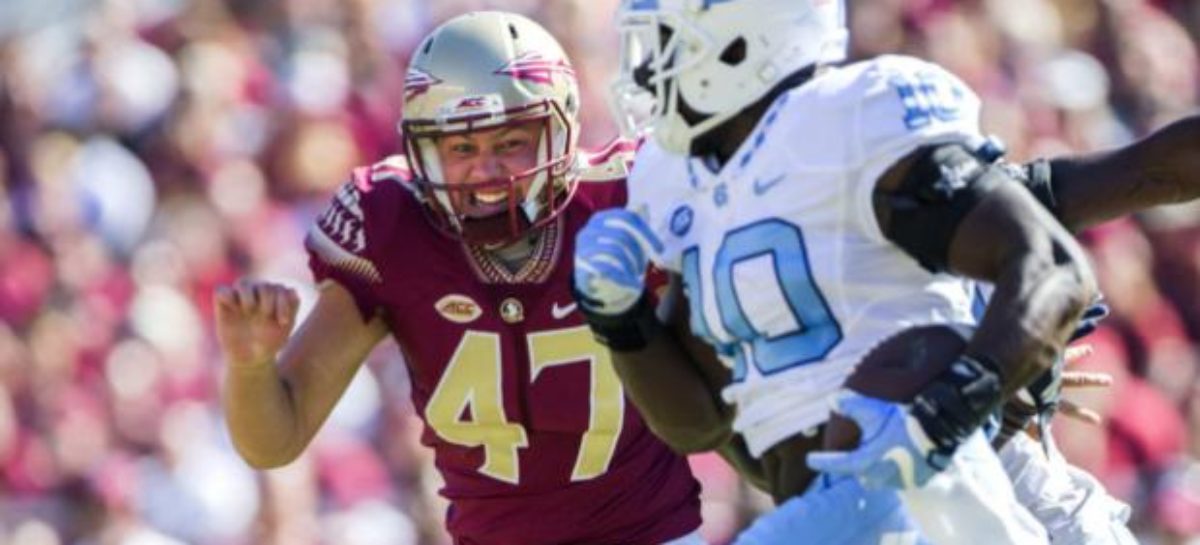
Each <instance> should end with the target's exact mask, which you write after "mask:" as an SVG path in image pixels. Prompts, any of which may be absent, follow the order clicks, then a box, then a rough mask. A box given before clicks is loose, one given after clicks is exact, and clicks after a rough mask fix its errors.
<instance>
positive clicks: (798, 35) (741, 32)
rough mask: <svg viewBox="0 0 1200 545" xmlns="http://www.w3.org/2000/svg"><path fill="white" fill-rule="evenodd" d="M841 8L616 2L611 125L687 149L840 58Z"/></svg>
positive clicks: (839, 1)
mask: <svg viewBox="0 0 1200 545" xmlns="http://www.w3.org/2000/svg"><path fill="white" fill-rule="evenodd" d="M845 11H846V10H845V2H844V0H622V2H621V7H620V8H619V10H618V12H617V28H618V30H619V31H620V33H621V63H620V72H619V75H618V76H617V80H616V81H615V82H614V83H613V89H612V93H613V95H612V98H613V101H614V102H615V106H616V108H615V109H616V113H617V118H618V121H619V122H620V123H621V125H622V128H623V129H624V130H625V131H626V133H627V134H628V135H630V136H633V135H637V134H641V133H642V132H643V131H644V130H645V129H648V128H651V127H652V128H653V133H654V138H655V139H656V140H657V141H658V142H659V144H660V145H661V146H662V147H663V148H665V149H667V150H668V151H671V152H675V153H681V154H686V153H688V152H689V150H690V148H691V143H692V141H693V140H694V139H695V138H696V137H698V136H700V135H701V134H703V133H705V132H707V131H709V130H710V129H712V128H713V127H716V126H717V125H719V124H721V123H722V122H724V121H725V120H727V119H729V118H730V117H733V116H734V115H736V114H737V113H739V112H741V111H742V110H743V109H744V108H746V107H747V106H749V105H751V104H753V103H754V102H755V101H757V100H759V99H760V98H762V97H763V96H764V95H766V94H767V92H768V91H770V90H771V89H773V88H774V87H775V86H776V85H778V84H779V83H780V82H782V81H783V80H784V79H785V78H787V77H788V76H790V75H792V74H794V73H796V72H797V71H799V70H802V69H804V68H806V67H808V66H811V65H814V64H821V63H831V62H839V61H842V60H844V59H845V58H846V48H847V41H848V37H849V33H848V32H847V30H846V22H845V16H846V13H845ZM681 101H683V102H686V104H687V107H688V109H690V110H692V111H693V112H694V114H698V115H692V116H691V118H692V121H693V122H695V124H691V123H689V122H688V121H687V120H686V119H685V118H684V117H683V116H682V115H681V114H680V102H681Z"/></svg>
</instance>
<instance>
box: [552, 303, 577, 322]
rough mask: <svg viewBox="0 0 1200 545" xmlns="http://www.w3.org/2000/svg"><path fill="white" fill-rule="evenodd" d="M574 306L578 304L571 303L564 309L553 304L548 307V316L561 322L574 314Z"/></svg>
mask: <svg viewBox="0 0 1200 545" xmlns="http://www.w3.org/2000/svg"><path fill="white" fill-rule="evenodd" d="M576 306H578V303H571V304H569V305H567V306H565V307H560V306H558V303H554V304H553V305H551V306H550V315H551V316H554V319H555V320H561V319H563V318H566V317H567V316H570V315H571V313H572V312H575V307H576Z"/></svg>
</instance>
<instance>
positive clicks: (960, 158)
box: [576, 0, 1195, 543]
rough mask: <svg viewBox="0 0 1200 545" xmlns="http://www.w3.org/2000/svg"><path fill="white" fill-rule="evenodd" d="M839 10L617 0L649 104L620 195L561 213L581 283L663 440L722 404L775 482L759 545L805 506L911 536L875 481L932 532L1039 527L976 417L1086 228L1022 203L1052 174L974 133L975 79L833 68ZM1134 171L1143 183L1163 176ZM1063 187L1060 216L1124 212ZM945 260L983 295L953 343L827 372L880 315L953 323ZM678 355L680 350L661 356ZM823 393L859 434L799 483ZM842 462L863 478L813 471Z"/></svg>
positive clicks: (1040, 321)
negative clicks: (895, 364) (964, 336)
mask: <svg viewBox="0 0 1200 545" xmlns="http://www.w3.org/2000/svg"><path fill="white" fill-rule="evenodd" d="M842 11H843V6H842V3H841V2H836V1H831V0H824V1H819V0H812V1H795V0H626V1H625V2H624V3H623V5H622V7H621V11H620V15H619V16H618V17H619V20H620V24H621V26H622V29H621V30H622V36H623V39H624V41H625V44H624V46H625V47H624V51H623V55H622V57H623V61H622V65H623V67H622V74H623V76H624V78H623V80H622V81H621V82H620V83H621V85H619V86H618V92H619V93H618V94H619V97H620V99H621V101H622V103H623V105H624V106H625V111H626V112H629V113H630V114H631V115H630V116H628V119H629V120H631V121H637V120H638V114H646V113H649V115H648V116H647V117H648V119H649V120H650V121H652V124H653V130H654V134H653V139H652V141H651V142H649V143H648V144H646V145H645V146H644V148H643V149H642V151H641V152H640V154H639V156H638V158H637V161H636V163H635V170H634V172H633V175H632V177H631V179H630V192H631V198H630V202H629V206H628V207H627V208H626V209H624V210H614V211H610V212H605V213H602V214H599V215H597V216H596V217H595V218H593V220H592V222H591V223H590V225H589V227H588V228H586V229H585V230H584V231H582V232H581V233H580V235H579V242H578V244H577V254H576V290H577V294H578V295H579V296H580V299H581V301H582V303H583V306H584V307H585V309H586V310H587V311H588V313H589V314H590V316H589V318H590V320H591V323H592V326H593V329H594V330H595V331H596V333H597V335H598V337H600V338H601V339H602V340H604V341H606V342H607V343H608V344H609V345H610V347H612V348H613V349H615V350H617V351H618V352H620V355H619V356H618V358H617V359H618V369H619V372H620V373H622V376H623V378H624V379H625V381H626V384H627V387H628V388H629V391H630V393H631V396H632V397H633V399H634V401H635V403H638V404H639V406H641V407H643V410H645V411H646V412H647V413H649V414H654V415H656V417H655V420H656V421H655V422H652V426H653V427H654V428H655V430H656V431H657V432H659V433H660V434H661V435H663V436H664V437H665V438H668V441H669V442H672V443H673V444H674V445H675V446H676V447H677V448H681V449H685V450H686V449H691V448H696V447H698V446H699V447H707V448H712V447H715V446H717V445H719V444H721V442H722V441H724V440H725V439H726V438H727V436H728V435H727V434H725V435H722V434H721V433H720V432H719V431H712V430H720V429H721V426H720V425H721V424H722V423H724V422H727V421H728V419H730V418H733V430H734V431H736V432H738V433H740V434H741V435H743V436H744V437H745V440H746V443H747V444H748V446H749V454H751V455H752V456H753V457H755V458H757V459H758V460H760V461H761V467H762V468H763V469H764V470H765V472H766V474H767V475H766V476H767V480H768V481H769V483H770V487H771V492H772V494H773V495H774V496H775V498H776V500H777V501H781V502H784V503H783V505H782V506H781V508H780V510H779V511H778V513H779V514H780V515H781V516H777V517H769V520H771V522H772V523H773V524H767V525H765V526H764V525H761V524H760V525H756V527H755V528H754V529H752V531H751V532H750V535H747V536H744V538H745V539H746V540H747V542H770V540H771V539H772V535H778V534H779V533H780V531H781V529H782V530H789V528H788V524H787V522H786V521H787V520H793V521H801V522H805V521H806V522H809V523H812V525H811V526H807V527H806V526H804V525H803V524H796V525H795V526H793V527H792V528H797V529H803V533H799V534H793V535H791V536H790V538H791V542H799V541H798V540H800V539H804V540H806V541H805V542H814V543H817V542H820V543H845V542H850V543H858V542H863V543H870V542H875V541H878V539H879V537H880V535H881V534H883V533H885V532H891V534H892V535H894V536H897V537H901V536H907V537H908V538H911V539H918V538H917V537H916V536H915V535H913V534H911V533H908V534H906V533H905V532H906V530H905V529H903V528H895V527H890V526H889V525H892V524H893V523H899V524H902V523H903V521H902V520H900V519H898V518H896V517H893V516H891V515H892V514H894V512H895V506H896V502H895V501H894V498H891V497H889V496H888V495H887V489H888V488H900V489H902V490H903V493H902V495H903V496H905V497H906V499H908V500H910V501H909V504H910V505H911V506H913V507H914V508H915V509H916V511H917V513H916V514H917V515H919V518H921V521H922V530H923V531H924V532H925V533H926V535H927V536H929V537H930V538H931V539H934V540H935V541H937V540H940V542H954V541H959V540H963V539H969V538H970V537H972V536H980V535H987V536H988V539H989V540H990V541H989V542H990V543H1001V542H1010V543H1038V542H1046V541H1047V537H1046V535H1045V529H1044V528H1042V527H1041V525H1038V524H1037V523H1036V521H1034V520H1033V518H1032V516H1030V514H1029V513H1028V512H1027V511H1025V510H1024V509H1022V508H1020V507H1019V506H1017V505H1015V503H1014V501H1013V491H1012V486H1011V484H1010V483H1009V482H1008V480H1007V479H1006V478H1005V475H1004V473H1003V471H1002V469H1001V468H1000V464H999V462H998V460H997V459H996V457H995V455H994V453H992V452H991V451H990V449H988V448H987V444H986V441H985V440H984V439H983V437H982V436H981V434H980V433H979V432H978V429H979V427H980V425H981V424H982V423H983V422H984V421H985V420H986V419H987V418H988V415H990V414H991V413H992V412H993V411H994V410H995V409H996V408H997V407H998V406H999V405H1000V404H1002V403H1003V402H1004V400H1006V399H1007V398H1008V397H1010V396H1011V395H1012V394H1013V393H1014V392H1016V391H1018V390H1019V389H1020V388H1022V387H1024V386H1025V385H1026V384H1028V383H1029V382H1030V381H1032V380H1033V379H1034V378H1036V377H1037V376H1039V375H1040V374H1042V373H1044V372H1045V371H1046V370H1048V369H1050V368H1051V367H1052V366H1053V362H1054V361H1055V360H1056V359H1057V356H1058V354H1060V353H1061V351H1062V348H1063V345H1064V344H1065V342H1066V341H1067V339H1068V337H1069V335H1070V333H1071V332H1072V329H1073V326H1074V323H1075V321H1076V320H1077V319H1078V318H1079V317H1080V315H1081V314H1082V312H1083V311H1084V309H1085V307H1086V306H1087V305H1088V303H1089V302H1090V301H1091V299H1092V298H1093V297H1094V295H1095V284H1094V280H1093V279H1092V276H1091V272H1090V270H1089V268H1088V265H1087V262H1086V258H1085V257H1084V255H1083V252H1082V250H1081V249H1080V248H1079V246H1078V244H1077V243H1076V242H1075V241H1074V240H1073V238H1072V237H1071V236H1070V233H1068V232H1067V230H1066V229H1064V227H1063V226H1062V225H1060V224H1059V222H1056V221H1055V216H1054V215H1052V214H1051V213H1048V212H1047V211H1046V210H1045V208H1043V207H1042V206H1039V205H1038V197H1043V198H1042V200H1043V201H1047V199H1046V198H1045V197H1046V196H1049V197H1055V196H1058V195H1059V194H1064V195H1069V194H1071V193H1072V190H1063V189H1061V188H1058V189H1052V188H1051V187H1050V186H1049V185H1046V184H1042V185H1041V186H1039V185H1038V184H1039V182H1038V181H1037V177H1036V176H1033V177H1031V179H1025V177H1024V176H1022V175H1019V174H1021V173H1019V172H1015V171H1014V170H1012V169H1008V168H1004V167H1001V166H999V165H997V164H994V163H993V162H992V161H991V159H990V158H986V157H984V156H982V154H980V153H978V152H977V151H976V150H977V149H978V145H979V143H980V142H981V141H982V140H983V138H982V136H981V134H980V131H979V127H978V125H977V117H978V109H979V102H978V99H977V98H976V97H975V96H974V94H973V93H972V92H971V91H970V90H969V89H968V88H967V87H966V86H965V85H963V84H962V82H960V81H959V80H958V79H957V78H955V77H954V76H953V75H951V74H949V73H947V72H945V71H944V70H942V69H941V68H940V67H937V66H935V65H932V64H929V63H926V62H923V61H920V60H917V59H912V58H907V57H893V56H888V57H881V58H877V59H873V60H870V61H865V62H861V63H856V64H852V65H849V66H845V67H832V66H831V63H835V62H838V61H840V60H842V59H843V57H844V55H845V40H846V32H845V27H844V23H843V13H842ZM647 95H649V96H647ZM1083 164H1084V163H1083V162H1080V163H1078V164H1076V165H1075V166H1080V165H1083ZM1065 170H1068V171H1069V170H1070V169H1069V168H1065ZM1055 174H1057V172H1055ZM1022 183H1025V184H1028V185H1030V186H1032V189H1034V191H1029V190H1027V189H1026V188H1025V187H1023V185H1022ZM1106 189H1108V190H1110V193H1111V194H1115V192H1112V191H1111V190H1112V188H1106ZM1145 193H1146V195H1147V197H1146V200H1145V202H1144V203H1143V204H1153V203H1157V202H1164V201H1167V200H1170V198H1176V199H1177V198H1178V197H1179V196H1180V195H1179V194H1174V195H1172V194H1171V193H1170V192H1169V191H1167V190H1165V189H1164V190H1161V191H1158V192H1157V193H1155V192H1154V191H1146V192H1145ZM1191 194H1193V195H1194V194H1195V192H1194V191H1193V192H1192V193H1191ZM1035 195H1037V197H1035ZM1156 199H1157V200H1156ZM1085 200H1086V199H1085ZM1049 201H1053V199H1052V198H1051V199H1049ZM1047 204H1054V203H1053V202H1049V203H1047ZM1079 206H1080V209H1082V210H1086V211H1087V213H1084V214H1081V216H1089V220H1083V221H1081V223H1083V222H1086V221H1091V220H1096V219H1101V218H1103V217H1105V216H1106V215H1112V214H1114V213H1121V212H1120V211H1121V210H1122V209H1121V207H1119V206H1113V205H1112V204H1111V203H1093V204H1081V205H1079ZM1069 210H1071V207H1070V206H1067V205H1066V204H1065V203H1063V206H1062V208H1061V210H1055V211H1056V212H1059V213H1060V214H1059V216H1060V219H1063V218H1064V214H1065V213H1066V211H1069ZM1065 217H1069V215H1067V216H1065ZM1068 225H1070V223H1068ZM649 260H653V261H654V262H655V263H656V264H658V265H659V266H661V267H663V268H665V269H667V270H669V271H671V272H673V273H675V274H676V276H677V277H682V284H683V286H684V290H685V292H686V295H687V297H686V301H683V300H682V299H681V301H682V302H681V303H679V304H678V305H676V309H675V310H676V312H675V314H674V315H673V316H667V317H665V318H666V321H667V322H668V323H671V324H673V325H674V326H675V327H673V328H670V329H667V330H665V331H662V330H660V329H661V328H660V327H659V326H660V319H659V318H658V317H656V316H655V314H654V311H653V309H650V308H649V305H648V304H647V302H646V301H647V299H646V297H645V294H644V293H643V291H644V289H643V286H642V273H643V272H644V268H645V265H646V263H647V262H648V261H649ZM967 279H977V280H983V281H988V282H992V283H994V284H995V286H996V292H995V296H994V298H993V299H992V301H991V303H990V304H989V306H988V309H987V313H986V314H985V316H984V317H983V319H982V320H981V321H980V322H979V323H978V324H977V328H976V330H975V333H974V335H973V336H972V338H971V339H970V342H969V343H968V347H967V350H966V352H965V353H964V355H963V356H962V357H961V358H960V360H959V361H957V362H956V363H955V364H954V365H952V366H951V368H950V369H949V370H947V371H946V372H945V373H943V374H942V375H941V376H939V377H938V378H937V379H935V380H934V381H933V382H932V383H931V384H930V385H928V386H927V387H926V388H925V389H924V390H923V391H922V392H921V393H920V394H918V396H917V397H916V400H915V402H914V403H912V404H911V405H899V404H894V403H886V402H883V401H880V400H875V399H871V398H867V397H864V396H861V395H857V394H852V393H848V392H842V393H840V394H839V392H838V390H839V387H840V385H841V384H842V382H843V380H844V379H845V377H846V376H847V375H848V374H849V372H850V371H851V370H852V369H853V366H854V365H855V364H856V363H857V362H858V361H859V359H860V358H861V357H862V355H864V354H865V352H866V351H867V350H868V349H869V348H870V347H871V346H872V345H874V344H875V343H877V342H878V341H880V340H881V339H883V338H885V337H886V336H888V335H890V334H892V333H895V332H897V331H899V330H901V329H904V328H907V327H910V326H913V325H920V324H928V323H947V324H962V325H975V320H974V319H973V318H972V317H971V313H970V307H971V291H972V290H971V285H972V283H971V282H970V281H969V280H967ZM679 309H685V310H686V311H687V313H688V316H687V317H686V318H685V319H686V320H688V322H690V333H691V334H694V335H695V336H698V337H700V338H702V339H704V340H705V341H707V342H708V343H709V344H710V345H711V346H712V347H713V348H714V349H715V352H716V354H717V355H719V357H720V359H722V360H723V361H725V362H727V363H728V364H730V366H731V367H732V368H733V372H732V384H731V385H730V386H729V387H727V388H725V390H724V392H723V397H724V398H725V400H727V401H729V402H732V403H733V404H734V405H735V406H736V413H734V412H732V411H729V410H727V409H725V408H723V407H722V406H721V404H720V403H719V402H717V401H716V400H714V399H713V397H712V395H711V393H710V391H711V390H710V389H707V388H705V386H706V385H707V386H711V385H712V384H714V383H716V382H719V377H720V376H721V374H720V372H719V371H718V370H714V369H713V368H712V366H711V365H710V364H709V363H706V361H707V360H711V359H712V358H707V357H706V354H705V350H704V349H702V348H699V347H697V346H696V343H695V342H693V340H692V339H691V337H690V334H689V333H688V331H686V329H689V328H684V327H681V326H679V324H680V323H681V320H680V319H679V312H678V310H679ZM684 355H686V356H687V357H683V356H684ZM689 358H690V359H691V360H693V361H697V362H698V363H700V364H701V367H699V368H695V367H691V368H689V366H687V365H676V364H675V363H672V362H679V361H683V360H687V359H689ZM653 360H657V361H653ZM714 377H717V378H714ZM664 384H669V385H670V386H671V395H670V396H664V395H663V392H662V390H663V389H662V386H663V385H664ZM656 397H658V398H663V397H669V398H670V399H671V402H670V403H669V404H668V403H665V402H661V401H656V399H655V398H656ZM835 400H836V403H837V407H838V410H840V411H842V412H844V413H846V414H847V415H849V416H850V417H852V418H854V419H855V420H857V421H858V423H859V424H860V426H861V427H862V428H863V429H864V437H865V440H864V441H863V443H862V445H860V448H859V449H858V450H856V451H854V452H852V453H849V454H832V453H826V454H821V455H816V456H810V457H809V458H808V460H809V463H810V465H812V466H813V467H817V468H820V469H822V470H825V471H827V475H828V476H827V478H824V479H821V480H820V481H818V482H817V483H816V484H813V481H814V479H813V477H814V475H813V473H812V471H811V470H810V469H809V468H808V467H807V466H805V464H804V454H805V453H808V452H809V451H810V450H812V448H813V447H814V446H815V445H817V444H818V441H817V439H816V438H815V435H816V432H817V430H818V429H819V426H820V425H821V424H822V423H823V422H824V421H825V420H826V419H827V418H828V417H829V414H830V406H831V402H833V401H835ZM656 405H657V406H656ZM697 422H703V423H704V424H705V425H697V424H696V423H697ZM709 424H711V425H709ZM672 438H674V439H672ZM679 438H683V439H679ZM939 472H940V473H941V475H938V474H939ZM846 474H854V475H856V476H857V477H858V479H857V481H861V482H862V483H863V484H865V485H866V486H865V487H862V488H860V487H858V482H857V481H856V480H854V479H845V478H841V479H839V478H837V477H835V476H837V475H846ZM802 493H803V494H804V495H803V496H801V497H799V498H797V499H796V500H788V498H791V497H794V496H800V495H801V494H802ZM848 498H849V499H857V500H858V501H846V500H847V499H848ZM847 504H849V505H853V506H854V507H853V508H850V509H849V510H840V511H839V509H838V508H836V506H837V505H843V506H844V505H847ZM929 506H935V508H936V509H934V510H932V511H935V510H937V509H945V510H947V511H946V513H950V512H955V513H959V514H960V515H961V516H958V517H957V519H955V517H945V516H941V515H944V514H945V513H936V512H931V510H930V509H928V508H929ZM889 510H892V512H889ZM872 517H876V518H879V519H883V520H887V521H888V522H887V524H884V525H873V523H874V522H875V519H873V518H872ZM901 518H902V517H901ZM781 521H782V522H781ZM814 521H817V522H814ZM873 526H874V528H873ZM872 530H874V531H876V534H875V535H868V532H870V531H872ZM814 534H819V535H814ZM784 535H785V536H786V532H784ZM760 538H761V539H760ZM756 539H759V541H755V540H756ZM872 540H874V541H872ZM1114 542H1119V541H1114Z"/></svg>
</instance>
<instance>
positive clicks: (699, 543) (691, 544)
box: [663, 530, 708, 545]
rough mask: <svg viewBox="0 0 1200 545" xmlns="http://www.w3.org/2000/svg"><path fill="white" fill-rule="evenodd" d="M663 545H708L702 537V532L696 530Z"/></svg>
mask: <svg viewBox="0 0 1200 545" xmlns="http://www.w3.org/2000/svg"><path fill="white" fill-rule="evenodd" d="M663 545H708V544H707V543H705V542H704V539H702V538H701V537H700V530H696V531H695V532H692V533H690V534H688V535H686V536H683V537H678V538H675V539H672V540H671V541H668V542H666V543H663Z"/></svg>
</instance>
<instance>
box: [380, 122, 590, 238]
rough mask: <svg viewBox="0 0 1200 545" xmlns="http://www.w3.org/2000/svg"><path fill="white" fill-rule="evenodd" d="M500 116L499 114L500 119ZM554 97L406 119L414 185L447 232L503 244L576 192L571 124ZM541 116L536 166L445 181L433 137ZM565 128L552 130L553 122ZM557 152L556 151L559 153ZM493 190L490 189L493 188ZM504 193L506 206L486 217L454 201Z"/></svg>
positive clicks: (553, 213) (552, 214)
mask: <svg viewBox="0 0 1200 545" xmlns="http://www.w3.org/2000/svg"><path fill="white" fill-rule="evenodd" d="M497 118H499V119H497ZM566 119H567V117H566V115H565V113H564V112H563V111H562V110H560V109H559V108H558V105H557V103H555V102H553V101H542V102H538V103H535V104H532V105H529V106H526V107H523V108H515V109H511V110H508V111H505V112H503V113H502V115H499V116H497V115H486V116H464V117H461V118H457V119H452V120H448V121H447V120H440V121H429V122H425V121H411V120H406V121H404V122H402V128H403V138H404V142H405V152H406V153H407V155H408V157H409V164H410V166H411V167H412V170H413V174H414V177H413V185H414V186H415V187H416V189H417V191H418V195H419V196H420V198H421V199H422V200H423V201H424V202H425V204H426V206H427V208H428V210H429V212H430V216H431V219H432V220H433V224H434V225H435V226H436V227H438V228H439V229H440V230H442V231H443V232H445V233H446V234H447V235H448V236H451V237H453V238H456V239H460V240H463V241H465V242H468V243H471V244H480V245H487V246H494V245H503V244H507V243H510V242H513V241H515V240H517V239H519V238H520V237H521V236H523V235H525V234H527V233H529V232H531V231H533V230H535V229H539V228H541V227H543V226H545V225H547V224H548V223H550V222H551V221H553V220H554V219H555V218H557V217H558V215H559V214H561V213H562V211H563V210H564V209H565V208H566V205H567V203H569V202H570V199H571V197H572V196H573V195H574V192H575V186H576V184H575V180H574V173H573V168H574V161H575V153H574V152H575V150H574V149H573V145H572V142H574V139H573V136H574V135H573V134H571V130H572V125H571V124H570V123H567V122H566ZM528 121H541V122H542V123H543V125H542V131H541V132H542V134H541V137H540V138H539V143H538V149H537V155H538V157H539V159H538V164H537V166H535V167H533V168H531V169H529V170H527V171H525V172H521V173H517V174H515V175H512V176H507V177H499V178H494V179H491V180H487V181H483V182H471V183H447V182H446V181H445V178H444V173H443V169H442V168H441V163H440V161H439V158H438V154H437V150H436V147H435V145H434V143H433V139H434V138H437V137H443V136H448V135H453V134H462V133H467V132H475V131H480V130H489V129H496V128H501V127H506V126H511V125H514V124H517V123H525V122H528ZM556 124H557V125H558V127H559V128H560V129H561V130H558V131H555V130H553V128H554V126H555V125H556ZM556 152H557V153H556ZM489 190H490V191H489ZM488 192H494V193H501V192H502V193H503V194H504V206H503V209H501V210H498V211H496V212H495V213H493V214H489V215H487V216H484V217H473V214H472V212H473V211H472V210H469V209H466V208H463V209H460V208H462V207H460V206H459V205H457V204H456V203H464V202H471V201H473V200H475V199H476V198H477V197H476V195H478V194H479V193H488Z"/></svg>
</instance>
